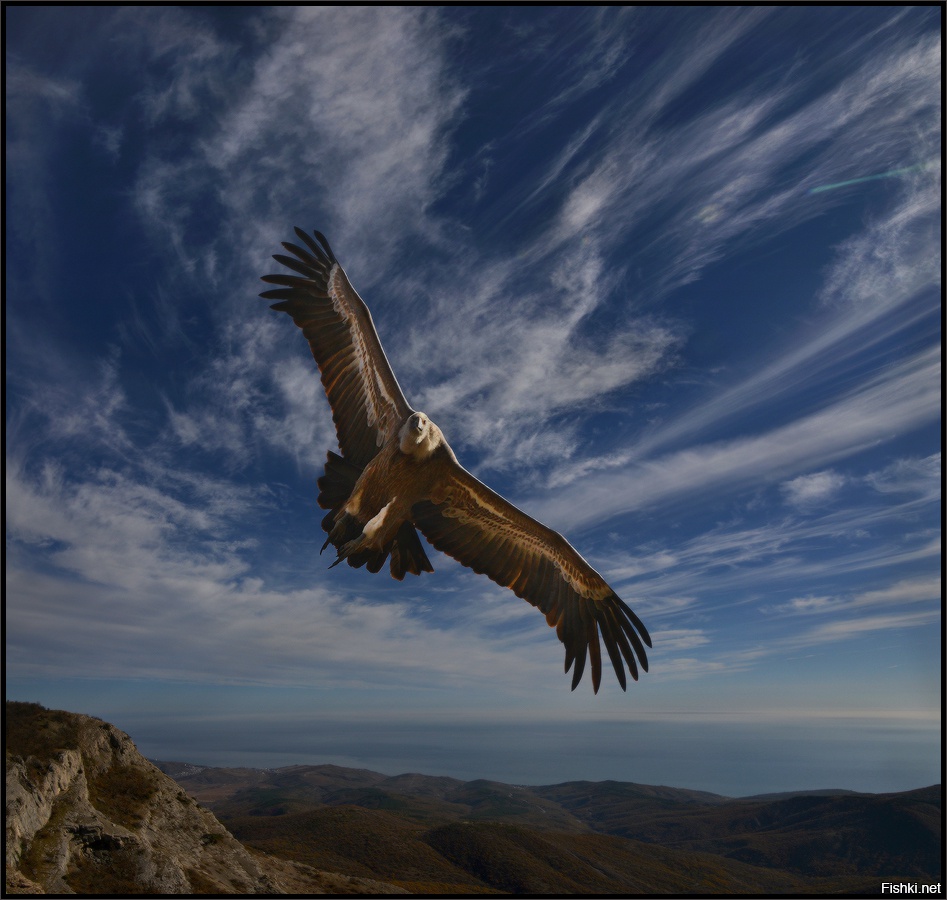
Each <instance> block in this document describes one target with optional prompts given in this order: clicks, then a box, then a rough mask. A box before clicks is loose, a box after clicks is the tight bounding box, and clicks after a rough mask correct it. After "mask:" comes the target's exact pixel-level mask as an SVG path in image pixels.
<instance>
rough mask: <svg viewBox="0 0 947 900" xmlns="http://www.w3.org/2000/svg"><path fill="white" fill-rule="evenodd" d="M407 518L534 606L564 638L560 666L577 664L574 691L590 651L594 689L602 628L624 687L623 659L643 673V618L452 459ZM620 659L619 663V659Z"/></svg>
mask: <svg viewBox="0 0 947 900" xmlns="http://www.w3.org/2000/svg"><path fill="white" fill-rule="evenodd" d="M411 518H412V521H413V522H414V524H415V525H416V526H417V527H418V529H419V530H420V531H421V533H422V534H423V535H424V536H425V537H426V538H427V539H428V540H429V541H430V542H431V543H432V544H433V545H434V546H435V547H436V548H437V549H438V550H440V551H441V552H443V553H446V554H447V555H448V556H452V557H453V558H454V559H456V560H457V561H458V562H460V563H463V565H465V566H468V567H470V568H471V569H473V570H474V571H475V572H479V573H481V574H484V575H487V576H489V577H490V578H491V579H492V580H493V581H495V582H496V583H497V584H501V585H503V586H504V587H508V588H510V589H511V590H512V591H513V593H515V594H516V596H517V597H522V598H523V599H524V600H527V601H528V602H529V603H531V604H532V605H533V606H535V607H537V608H538V609H539V610H540V611H541V612H543V613H544V614H545V616H546V621H547V622H548V623H549V624H550V625H551V626H552V627H554V628H555V629H556V634H557V635H558V637H559V640H560V641H562V643H563V644H564V645H565V648H566V658H565V671H566V672H568V671H569V668H570V667H571V666H572V665H573V663H574V664H575V669H574V671H573V675H572V689H573V690H575V688H576V685H578V683H579V681H580V679H581V678H582V673H583V671H584V670H585V661H586V657H587V656H588V658H589V660H590V662H591V668H592V688H593V689H594V691H595V692H596V693H598V688H599V683H600V682H601V677H602V654H601V647H600V644H599V632H601V636H602V640H603V641H604V643H605V649H606V651H607V652H608V656H609V658H610V660H611V663H612V667H613V668H614V670H615V674H616V676H617V677H618V681H619V683H620V684H621V687H622V690H624V689H625V685H626V679H625V665H624V664H627V666H628V671H629V672H630V673H631V677H632V678H634V679H635V680H636V681H637V679H638V665H637V664H636V657H637V663H638V664H640V665H641V668H642V669H643V670H644V671H645V672H647V671H648V657H647V655H646V653H645V649H644V647H643V646H642V642H644V643H645V644H647V645H648V646H649V647H650V646H651V637H650V636H649V634H648V631H647V629H646V628H645V627H644V625H643V624H642V622H641V620H640V619H639V618H638V617H637V616H636V615H635V614H634V613H633V612H632V611H631V609H630V608H629V606H628V605H627V604H626V603H625V602H624V601H623V600H621V599H620V598H619V597H618V596H617V595H616V594H615V592H614V591H613V590H612V589H611V588H610V587H609V586H608V584H607V583H606V582H605V579H604V578H602V576H601V575H599V574H598V572H596V571H595V569H593V568H592V567H591V566H590V565H589V564H588V563H587V562H586V561H585V560H584V559H583V558H582V556H581V555H580V554H579V553H578V552H577V551H576V550H575V549H574V548H573V547H572V545H571V544H570V543H569V542H568V541H567V540H566V539H565V538H564V537H563V536H562V535H561V534H558V533H557V532H555V531H553V530H552V529H551V528H547V527H546V526H545V525H543V524H541V523H540V522H537V521H536V520H535V519H533V518H531V517H530V516H528V515H526V513H524V512H522V511H521V510H519V509H517V508H516V507H515V506H514V505H513V504H512V503H510V502H509V501H507V500H504V499H503V498H502V497H501V496H500V495H499V494H497V493H496V492H495V491H492V490H490V488H488V487H487V486H486V485H485V484H483V483H482V482H481V481H478V480H477V479H476V478H474V476H473V475H471V474H470V473H469V472H468V471H467V470H466V469H464V468H463V467H462V466H460V465H459V464H458V463H456V462H455V461H453V460H450V461H447V460H445V461H444V463H443V465H442V471H441V473H439V477H438V483H437V487H436V488H435V490H434V492H433V494H432V497H431V499H430V500H423V501H421V502H420V503H416V504H415V505H414V507H413V508H412V514H411ZM623 659H624V664H623V662H622V660H623Z"/></svg>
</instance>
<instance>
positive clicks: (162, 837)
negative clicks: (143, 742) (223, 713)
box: [4, 702, 400, 895]
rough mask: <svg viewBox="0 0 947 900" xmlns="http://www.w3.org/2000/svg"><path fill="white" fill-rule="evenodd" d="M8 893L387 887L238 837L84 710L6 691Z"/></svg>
mask: <svg viewBox="0 0 947 900" xmlns="http://www.w3.org/2000/svg"><path fill="white" fill-rule="evenodd" d="M4 738H5V750H6V810H5V831H6V835H5V837H6V840H5V846H6V860H5V864H6V872H5V887H6V891H5V893H6V894H71V893H77V894H95V895H102V894H142V893H144V894H194V893H203V894H279V893H294V894H295V893H305V894H312V893H393V892H399V891H400V889H399V888H397V887H395V886H394V885H388V884H381V883H379V882H377V881H371V880H366V879H359V878H354V879H353V878H349V877H348V876H345V875H337V874H332V873H325V872H320V871H317V870H315V869H312V868H311V867H307V866H305V865H300V864H298V863H292V862H289V863H287V862H286V861H285V860H281V859H275V858H271V857H268V856H266V855H265V854H263V853H260V852H258V851H252V850H248V849H247V848H245V847H244V846H243V845H242V844H241V843H240V842H239V841H237V840H236V839H235V838H234V837H233V836H232V835H231V834H230V832H229V831H227V829H226V828H224V826H223V825H221V824H220V822H219V821H218V820H217V819H216V817H215V816H214V815H213V813H211V812H210V811H209V810H207V809H205V808H204V807H202V806H201V805H200V804H199V803H198V802H197V801H196V800H195V799H194V798H192V797H190V796H188V794H187V792H186V791H184V790H183V789H182V788H181V787H180V786H178V785H177V784H176V783H175V782H174V781H173V780H172V779H171V778H169V777H168V776H167V775H165V774H164V773H163V772H161V771H160V770H159V769H158V768H156V767H155V766H154V765H152V764H151V763H150V762H148V760H146V759H145V758H144V757H143V756H142V755H141V754H140V753H139V752H138V750H137V749H136V748H135V745H134V744H133V743H132V741H131V738H129V736H128V735H127V734H125V733H124V732H121V731H119V730H118V729H117V728H115V727H113V726H112V725H109V724H108V723H107V722H103V721H101V720H100V719H93V718H91V717H89V716H82V715H76V714H74V713H68V712H61V711H53V710H48V709H44V708H43V707H42V706H39V705H38V704H35V703H11V702H7V704H6V710H5V727H4Z"/></svg>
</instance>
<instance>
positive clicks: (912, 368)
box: [529, 348, 940, 528]
mask: <svg viewBox="0 0 947 900" xmlns="http://www.w3.org/2000/svg"><path fill="white" fill-rule="evenodd" d="M939 412H940V350H939V348H935V349H932V350H928V351H924V352H921V353H919V354H917V355H916V356H914V357H913V358H911V359H908V360H906V361H905V362H903V363H899V364H896V365H893V366H890V367H889V368H888V369H886V370H885V371H884V372H882V373H881V374H879V375H877V376H876V377H875V378H873V379H871V380H870V381H868V382H866V383H865V384H863V385H862V386H860V387H859V388H857V389H856V390H853V391H852V392H851V393H849V394H848V395H847V396H845V397H842V398H839V399H838V400H837V401H836V402H834V403H833V404H831V405H829V406H827V407H825V408H824V409H822V410H820V411H819V412H815V413H812V414H811V415H807V416H803V417H801V418H799V419H797V420H796V421H794V422H791V423H789V424H787V425H784V426H782V427H779V428H774V429H772V430H770V431H767V432H764V433H762V434H758V435H753V436H750V437H746V438H742V439H737V440H731V441H725V442H718V443H713V444H708V445H703V446H696V447H692V448H689V449H687V450H681V451H678V452H676V453H671V454H668V455H666V456H664V457H659V458H657V459H652V460H648V461H643V462H640V463H638V464H637V465H635V466H634V467H633V468H629V469H627V470H626V471H624V472H620V473H600V474H599V473H597V474H593V475H589V476H587V477H586V478H584V479H582V480H581V481H578V482H575V483H574V484H573V485H569V486H567V487H565V488H562V489H560V490H558V491H556V492H555V494H553V495H547V496H545V497H542V498H536V499H533V500H530V501H529V508H530V511H531V514H532V515H534V516H536V517H537V518H539V519H540V520H541V521H545V522H555V523H559V525H561V526H569V527H571V528H577V527H580V526H581V525H585V524H588V523H591V522H602V521H607V520H608V519H610V518H612V517H614V516H617V515H621V514H624V513H628V512H632V511H635V510H640V509H645V508H647V507H648V506H652V505H654V504H656V503H659V502H662V501H667V500H670V499H680V498H681V497H682V496H689V497H691V498H693V497H694V496H695V495H697V494H700V493H704V492H708V491H720V490H723V489H727V490H732V489H735V488H749V487H752V486H754V485H765V484H768V483H771V482H773V481H774V480H777V479H780V478H785V477H786V475H788V474H790V473H792V472H793V470H798V469H800V468H805V469H811V468H812V467H813V466H817V465H820V464H825V463H827V462H831V461H834V460H837V459H842V458H844V457H846V456H850V455H852V454H854V453H856V452H859V451H861V450H863V449H865V448H866V447H868V446H872V445H874V444H877V443H878V442H880V441H883V440H885V439H886V438H888V437H889V436H890V435H892V434H896V433H901V432H903V431H905V430H907V429H910V428H912V427H916V426H918V425H920V424H922V423H925V422H930V421H933V420H935V419H936V418H937V416H938V415H939Z"/></svg>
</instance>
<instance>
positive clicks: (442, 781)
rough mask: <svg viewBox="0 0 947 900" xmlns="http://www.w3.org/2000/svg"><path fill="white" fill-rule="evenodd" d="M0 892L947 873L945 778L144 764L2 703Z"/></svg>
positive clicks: (521, 887) (479, 889)
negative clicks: (738, 782)
mask: <svg viewBox="0 0 947 900" xmlns="http://www.w3.org/2000/svg"><path fill="white" fill-rule="evenodd" d="M4 736H5V750H6V810H5V817H6V818H5V826H6V879H5V882H6V891H7V893H34V894H39V893H47V894H48V893H92V894H99V895H104V894H131V893H166V894H173V893H181V894H189V893H217V894H224V893H230V894H240V893H244V894H270V893H272V894H279V893H290V894H300V893H302V894H317V893H334V894H338V893H372V894H396V893H417V894H424V893H430V894H442V895H445V894H471V893H534V894H563V893H565V894H582V893H594V894H605V893H623V894H659V893H689V894H770V893H794V894H826V893H878V892H879V891H880V885H881V882H882V881H908V882H937V881H942V880H943V878H942V862H943V860H942V837H941V818H942V796H941V787H940V785H933V786H930V787H927V788H921V789H918V790H914V791H906V792H902V793H895V794H859V793H855V792H851V791H842V790H818V791H808V792H807V791H801V792H798V793H789V794H777V795H765V796H758V797H743V798H730V797H722V796H720V795H717V794H711V793H706V792H702V791H693V790H685V789H679V788H671V787H663V786H653V785H642V784H634V783H628V782H616V781H599V782H595V781H577V782H567V783H564V784H555V785H544V786H526V785H510V784H503V783H501V782H496V781H487V780H482V779H481V780H475V781H461V780H458V779H454V778H447V777H443V776H428V775H422V774H413V773H412V774H401V775H396V776H388V775H384V774H382V773H379V772H373V771H369V770H366V769H352V768H342V767H339V766H333V765H315V766H288V767H284V768H279V769H250V768H220V767H207V766H197V765H193V764H189V763H186V762H151V761H149V760H147V759H145V758H144V757H143V756H142V755H141V754H140V753H139V752H138V750H137V748H136V747H135V745H134V743H133V741H132V739H131V738H130V737H129V736H128V735H127V734H125V733H124V732H122V731H120V730H119V729H117V728H115V727H114V726H113V725H110V724H109V723H107V722H103V721H102V720H100V719H96V718H93V717H91V716H84V715H78V714H75V713H69V712H64V711H60V710H48V709H45V708H44V707H42V706H40V705H39V704H35V703H12V702H9V701H8V702H7V704H6V710H5V730H4Z"/></svg>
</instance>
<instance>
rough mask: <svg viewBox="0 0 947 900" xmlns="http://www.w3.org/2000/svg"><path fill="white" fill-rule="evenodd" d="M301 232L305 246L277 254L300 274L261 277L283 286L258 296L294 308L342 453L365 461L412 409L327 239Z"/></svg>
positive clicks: (289, 246) (284, 308) (291, 310)
mask: <svg viewBox="0 0 947 900" xmlns="http://www.w3.org/2000/svg"><path fill="white" fill-rule="evenodd" d="M296 234H297V235H298V236H299V238H300V240H301V241H302V242H303V243H304V244H305V249H304V248H303V247H298V246H296V245H295V244H289V243H286V242H285V241H284V242H283V246H284V247H285V248H286V249H287V250H288V251H289V252H290V253H292V254H293V256H283V255H280V254H276V255H275V256H274V257H273V258H274V259H275V260H276V261H277V262H279V263H282V264H283V265H284V266H286V267H287V268H289V269H292V270H293V271H294V272H297V273H298V274H297V275H264V276H263V281H266V282H268V283H270V284H276V285H280V287H278V288H276V289H274V290H270V291H264V292H263V293H262V294H260V296H261V297H264V298H266V299H268V300H279V301H280V302H279V303H274V304H273V309H276V310H281V311H283V312H287V313H289V315H291V316H292V317H293V321H294V322H295V323H296V324H297V325H298V326H299V327H300V328H301V329H302V332H303V334H304V335H305V336H306V340H308V341H309V347H310V349H311V350H312V355H313V358H314V359H315V360H316V364H317V365H318V366H319V369H320V371H321V372H322V384H323V386H324V387H325V391H326V395H327V396H328V398H329V405H330V406H331V407H332V419H333V421H334V422H335V430H336V434H337V435H338V439H339V447H340V448H341V450H342V454H343V455H344V456H345V458H346V459H348V460H351V461H352V462H354V463H356V464H357V465H359V466H362V467H364V466H365V465H367V464H368V462H369V461H370V460H371V459H372V458H373V457H374V456H375V454H376V453H377V452H378V450H379V448H380V447H381V446H382V445H383V444H384V443H385V442H386V441H387V440H388V439H389V438H390V437H391V436H392V435H393V434H394V433H396V432H397V429H398V428H399V427H400V426H401V423H402V422H403V421H404V420H405V419H406V418H407V417H408V416H409V415H411V413H412V412H413V410H412V409H411V407H410V406H409V405H408V401H407V400H405V398H404V394H403V393H402V391H401V388H400V386H399V385H398V380H397V379H396V378H395V374H394V372H392V370H391V365H390V363H389V362H388V357H387V356H385V351H384V350H383V349H382V346H381V341H379V340H378V334H377V332H376V331H375V325H374V323H373V322H372V316H371V313H370V312H369V311H368V307H367V306H366V305H365V303H364V301H363V300H362V298H361V297H359V295H358V294H357V293H356V291H355V288H353V287H352V285H351V283H350V282H349V280H348V277H347V276H346V274H345V272H344V271H343V270H342V267H341V266H340V265H339V263H338V261H337V260H336V258H335V256H334V255H333V253H332V250H331V248H330V247H329V244H328V242H327V241H326V239H325V237H323V235H321V234H320V233H319V232H318V231H316V232H314V234H315V236H316V238H317V239H318V243H317V242H316V241H314V240H313V239H312V238H311V237H310V236H309V235H308V234H306V232H305V231H303V230H302V229H300V228H297V229H296ZM294 257H295V258H294Z"/></svg>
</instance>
